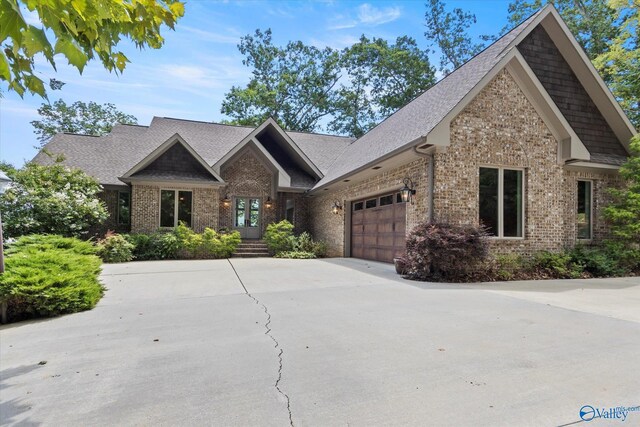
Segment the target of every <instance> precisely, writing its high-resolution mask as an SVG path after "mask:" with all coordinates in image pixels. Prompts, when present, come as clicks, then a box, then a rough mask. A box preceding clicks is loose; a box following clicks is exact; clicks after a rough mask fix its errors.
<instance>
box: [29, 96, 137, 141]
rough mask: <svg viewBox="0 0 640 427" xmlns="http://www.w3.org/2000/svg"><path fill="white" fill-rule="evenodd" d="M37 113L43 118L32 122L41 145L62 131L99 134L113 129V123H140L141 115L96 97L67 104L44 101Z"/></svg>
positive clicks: (60, 100) (61, 101)
mask: <svg viewBox="0 0 640 427" xmlns="http://www.w3.org/2000/svg"><path fill="white" fill-rule="evenodd" d="M38 114H40V117H41V119H40V120H34V121H32V122H31V125H32V126H33V127H34V128H35V130H34V133H35V134H37V135H38V140H39V141H40V142H41V143H42V145H44V144H45V143H46V142H47V141H48V140H49V139H50V138H51V137H52V136H54V135H55V134H57V133H59V132H70V133H81V134H85V135H95V136H100V135H105V134H107V133H109V132H111V128H112V127H113V125H114V124H117V123H124V124H137V123H138V119H136V118H135V117H134V116H132V115H130V114H125V113H123V112H121V111H119V110H118V109H117V108H116V106H115V105H113V104H104V105H100V104H97V103H95V102H93V101H89V103H84V102H82V101H76V102H74V103H73V104H71V105H67V103H66V102H64V101H63V100H62V99H59V100H57V101H56V102H54V103H53V104H48V103H43V104H42V105H41V106H40V108H38Z"/></svg>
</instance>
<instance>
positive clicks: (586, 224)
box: [576, 181, 592, 239]
mask: <svg viewBox="0 0 640 427" xmlns="http://www.w3.org/2000/svg"><path fill="white" fill-rule="evenodd" d="M591 211H592V185H591V181H578V214H577V218H576V222H577V223H578V239H591V229H592V226H591V224H592V213H591Z"/></svg>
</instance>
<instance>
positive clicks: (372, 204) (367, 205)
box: [364, 199, 378, 209]
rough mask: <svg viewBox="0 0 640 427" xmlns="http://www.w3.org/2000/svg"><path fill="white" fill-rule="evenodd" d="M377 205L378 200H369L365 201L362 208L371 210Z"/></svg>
mask: <svg viewBox="0 0 640 427" xmlns="http://www.w3.org/2000/svg"><path fill="white" fill-rule="evenodd" d="M377 204H378V199H371V200H367V201H366V202H365V203H364V207H365V208H367V209H371V208H375V207H376V206H377Z"/></svg>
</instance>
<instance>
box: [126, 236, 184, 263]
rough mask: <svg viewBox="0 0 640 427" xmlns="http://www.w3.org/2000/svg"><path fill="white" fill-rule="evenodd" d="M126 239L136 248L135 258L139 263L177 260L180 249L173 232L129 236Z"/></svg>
mask: <svg viewBox="0 0 640 427" xmlns="http://www.w3.org/2000/svg"><path fill="white" fill-rule="evenodd" d="M125 239H127V241H129V243H131V244H132V245H133V246H134V249H133V258H134V259H135V260H138V261H145V260H158V259H175V258H176V257H177V255H178V250H179V249H180V245H179V243H178V238H177V237H176V235H175V234H174V233H171V232H160V231H158V232H155V233H151V234H141V233H140V234H129V235H125Z"/></svg>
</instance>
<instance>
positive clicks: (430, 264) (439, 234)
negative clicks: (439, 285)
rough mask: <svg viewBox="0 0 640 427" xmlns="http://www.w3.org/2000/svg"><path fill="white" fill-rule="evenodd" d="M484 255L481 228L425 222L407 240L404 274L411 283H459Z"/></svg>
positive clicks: (485, 245)
mask: <svg viewBox="0 0 640 427" xmlns="http://www.w3.org/2000/svg"><path fill="white" fill-rule="evenodd" d="M488 254H489V241H488V239H487V232H486V230H485V229H484V228H482V227H473V226H457V225H450V224H443V223H428V222H425V223H423V224H420V225H418V226H416V227H415V228H414V229H413V230H411V232H410V233H409V236H408V237H407V254H406V259H405V261H406V275H407V277H408V278H410V279H414V280H429V281H437V280H442V281H460V280H463V279H464V278H465V277H466V276H467V275H468V274H470V273H471V272H472V271H473V269H474V267H476V266H477V265H478V264H480V263H482V262H483V261H485V260H486V258H487V256H488Z"/></svg>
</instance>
